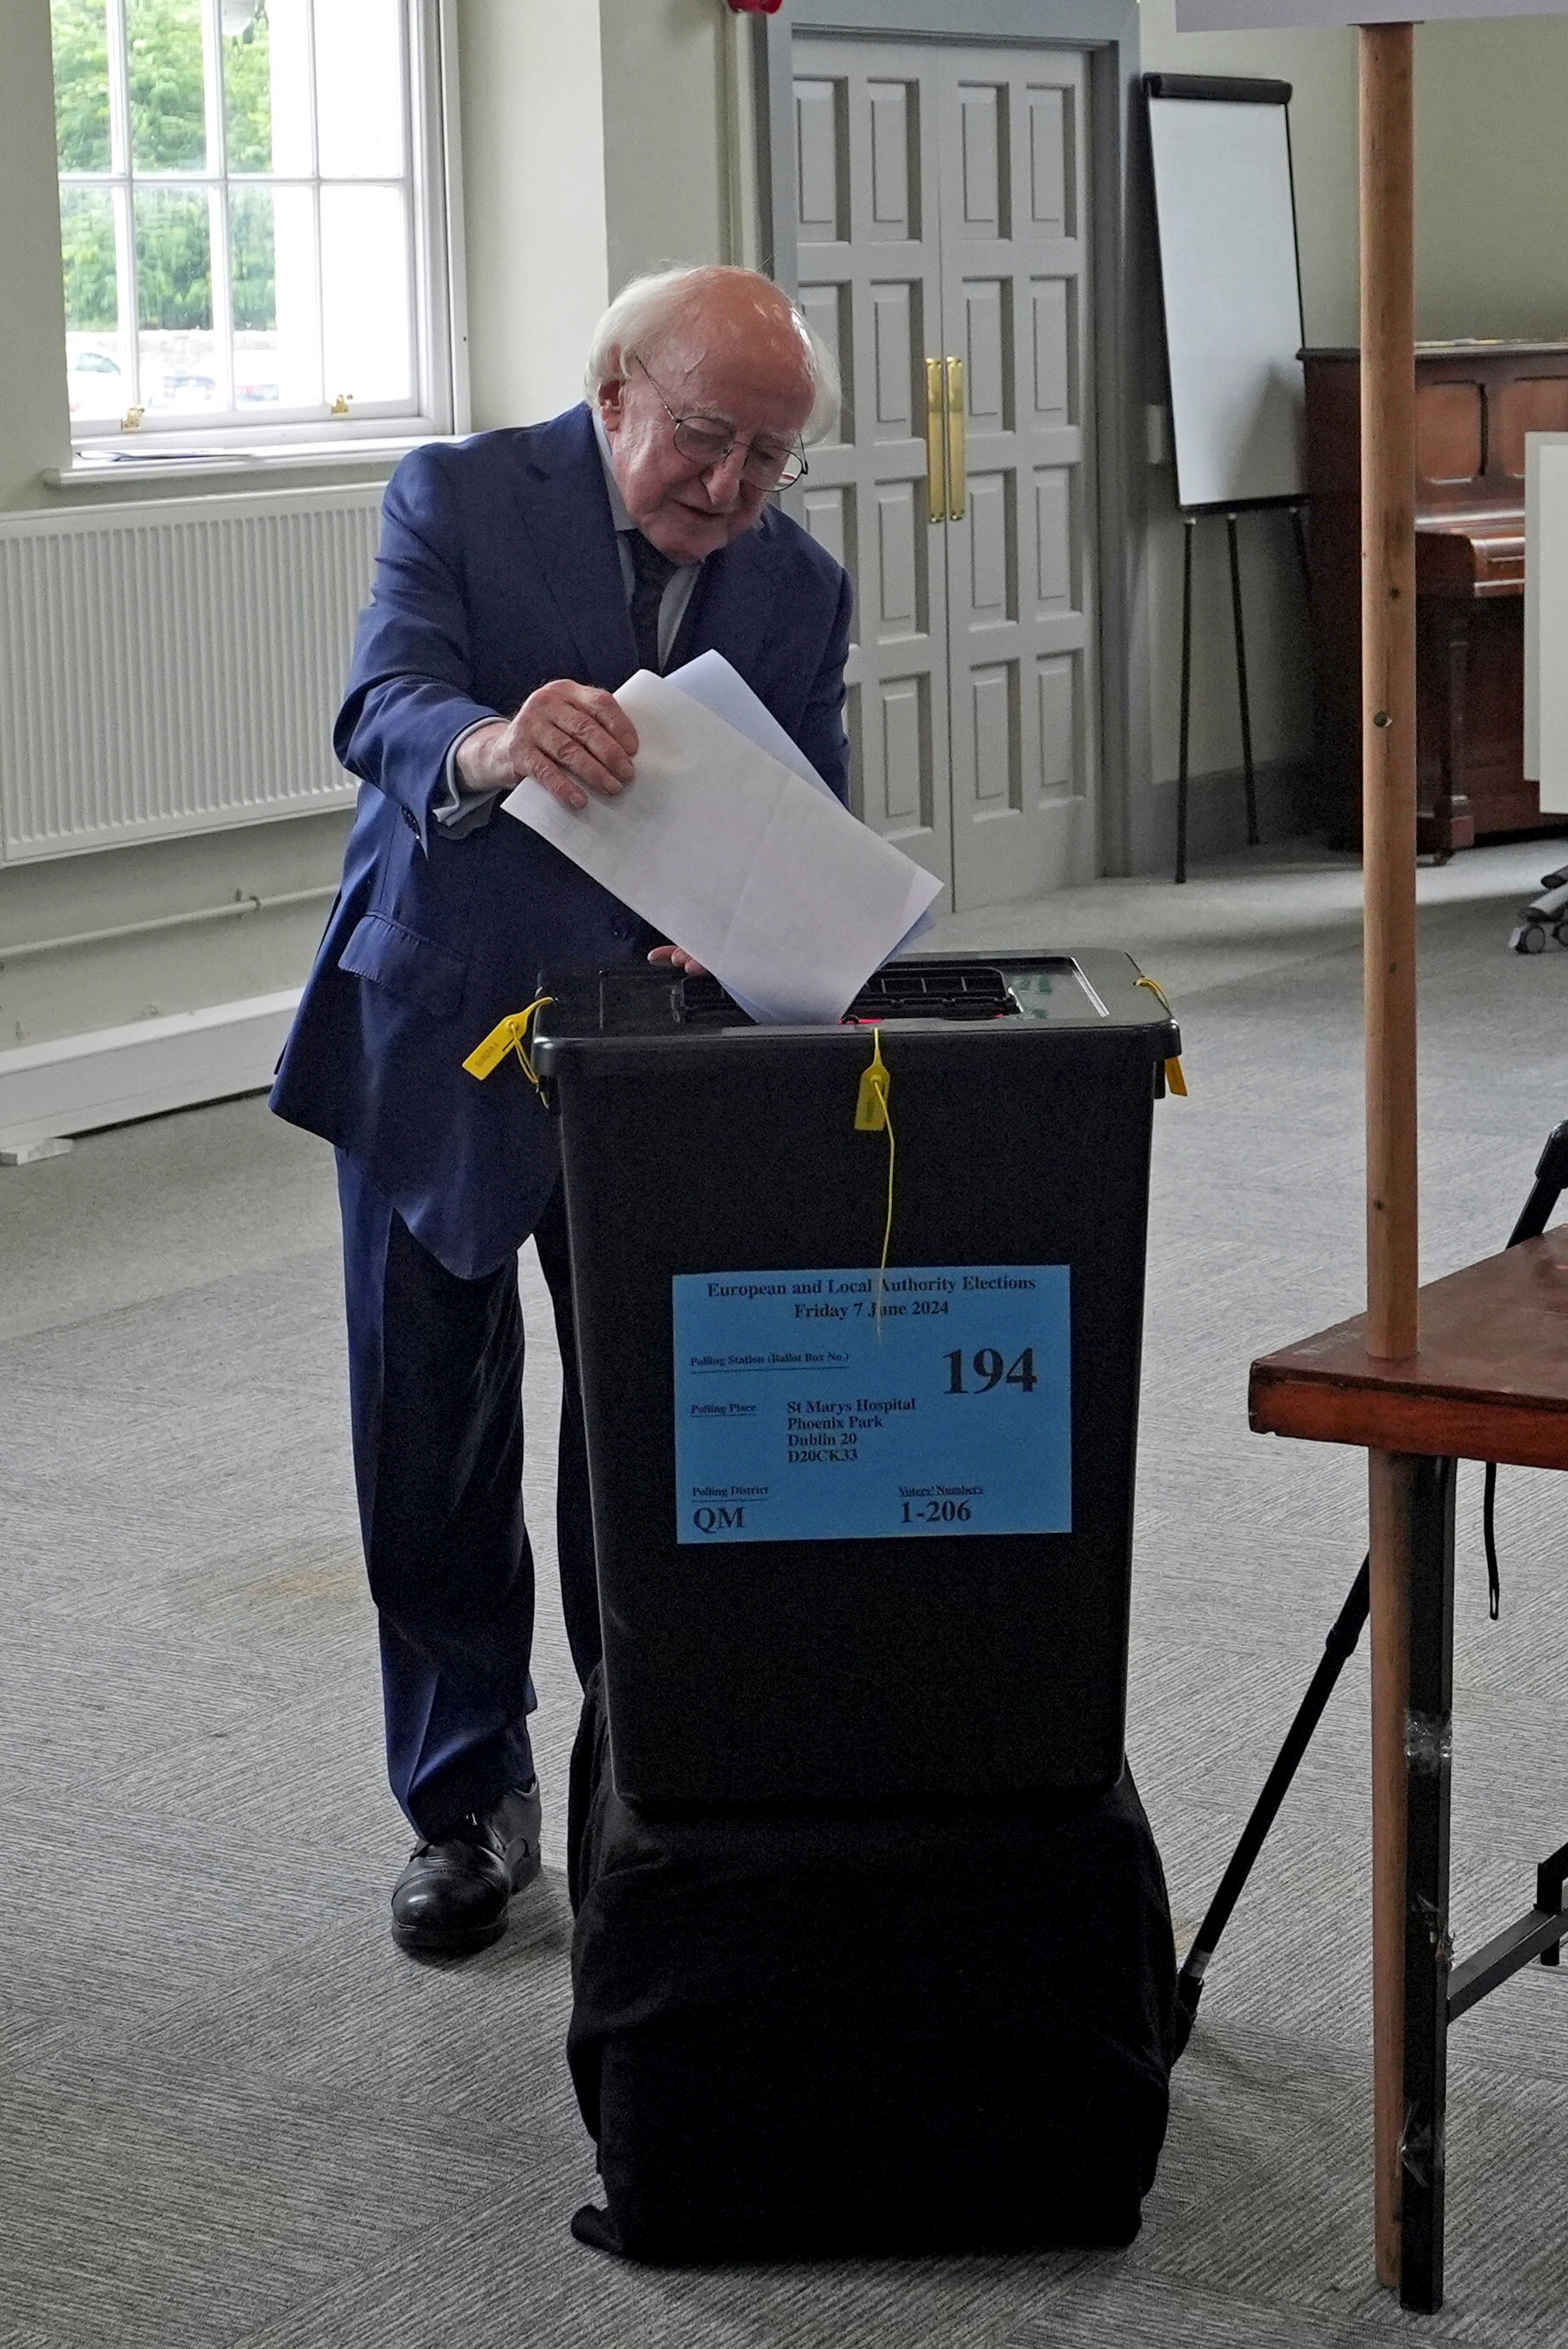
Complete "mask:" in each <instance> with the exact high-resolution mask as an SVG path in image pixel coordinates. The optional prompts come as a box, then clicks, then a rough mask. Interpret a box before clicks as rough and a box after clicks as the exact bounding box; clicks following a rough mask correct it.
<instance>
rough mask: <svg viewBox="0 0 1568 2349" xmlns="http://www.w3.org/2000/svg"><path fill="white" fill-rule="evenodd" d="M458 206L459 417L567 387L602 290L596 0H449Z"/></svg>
mask: <svg viewBox="0 0 1568 2349" xmlns="http://www.w3.org/2000/svg"><path fill="white" fill-rule="evenodd" d="M458 26H459V86H460V88H461V91H462V143H463V206H464V213H465V224H466V242H467V246H468V312H469V390H470V398H471V401H472V416H473V425H474V429H475V430H476V431H483V430H485V429H489V428H490V427H491V426H494V425H500V424H517V423H521V422H523V421H525V420H527V419H531V418H537V417H541V416H553V415H554V414H555V413H556V412H557V411H558V410H559V409H562V408H566V407H568V406H570V404H571V403H572V401H573V400H574V399H578V398H581V397H582V390H583V352H584V350H585V349H586V348H587V345H588V338H589V336H590V335H591V334H592V332H593V326H594V323H595V321H596V320H597V318H598V317H599V315H600V313H601V312H602V311H603V307H604V305H605V303H606V302H607V301H608V300H609V289H608V285H607V279H606V258H605V242H604V111H603V93H602V88H601V76H600V35H599V9H598V6H597V5H596V0H462V5H461V6H460V8H459V15H458Z"/></svg>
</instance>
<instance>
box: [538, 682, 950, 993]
mask: <svg viewBox="0 0 1568 2349" xmlns="http://www.w3.org/2000/svg"><path fill="white" fill-rule="evenodd" d="M694 666H697V665H696V664H694ZM726 666H727V664H726ZM734 674H735V673H734V671H733V670H731V671H730V675H731V676H734ZM735 684H736V686H737V687H738V688H739V689H740V691H741V692H742V693H748V692H749V688H747V687H746V686H745V685H744V683H743V682H742V680H741V679H740V678H738V677H736V678H735ZM615 698H616V700H617V701H618V702H619V703H620V704H621V707H622V708H623V709H624V710H625V712H626V714H627V716H628V717H629V718H630V719H631V720H632V723H633V724H634V726H635V728H636V730H637V737H638V749H637V760H636V765H637V779H636V781H635V782H634V783H633V784H632V785H631V787H630V789H629V790H627V791H625V792H623V793H622V794H621V795H620V797H619V798H617V799H611V800H606V799H600V798H599V797H598V796H597V795H596V794H590V797H589V801H588V804H587V806H586V807H584V808H568V807H563V806H562V803H561V802H560V801H559V800H557V799H555V798H553V797H552V794H551V793H550V792H547V791H546V790H545V789H544V787H543V785H542V784H541V783H537V782H535V781H533V779H532V777H531V776H525V777H524V778H523V780H522V781H521V782H520V783H519V785H518V787H517V789H516V790H515V791H514V792H511V794H510V795H509V797H508V798H507V799H506V800H504V801H503V802H502V805H503V807H504V809H505V811H506V812H507V814H508V815H511V816H515V817H516V818H517V820H518V821H519V822H520V823H526V824H527V825H528V826H529V827H530V829H531V831H533V832H536V833H539V835H540V837H541V838H542V839H544V840H548V841H549V842H550V843H551V844H552V846H553V847H555V848H558V849H559V850H560V851H561V853H562V855H563V856H569V857H570V858H571V859H572V861H573V864H576V865H579V866H581V868H582V870H583V872H584V873H588V874H592V876H593V879H594V880H595V881H598V882H600V883H602V885H603V886H604V887H605V888H606V889H608V890H610V891H611V892H612V894H613V895H615V896H617V897H619V898H621V899H622V900H623V901H624V903H625V904H626V905H630V906H631V907H632V908H633V910H634V912H636V913H638V914H640V915H641V916H643V919H644V920H645V921H646V922H652V923H653V924H654V925H655V927H657V928H658V929H661V930H662V931H663V932H664V934H665V936H666V937H668V938H673V939H675V941H676V944H677V945H679V946H681V947H685V948H686V952H687V953H688V954H692V955H695V956H696V957H697V959H698V960H699V961H701V962H704V963H706V964H707V968H709V970H711V971H712V972H713V973H714V975H715V976H716V978H718V979H719V980H720V981H721V982H722V983H723V985H724V986H725V987H727V988H728V990H729V992H730V994H731V995H732V996H734V998H735V999H736V1001H737V1002H738V1004H739V1005H740V1006H741V1007H742V1009H744V1010H746V1011H748V1012H749V1013H750V1014H751V1017H752V1018H753V1019H758V1020H761V1021H765V1022H769V1023H774V1022H781V1021H799V1022H809V1023H812V1024H820V1025H825V1024H828V1023H830V1022H831V1021H833V1020H836V1019H839V1018H841V1015H842V1013H843V1011H844V1009H845V1008H846V1007H847V1006H848V1004H849V1003H850V1002H851V999H853V997H854V996H855V995H857V994H858V993H859V991H860V989H861V988H862V987H863V986H864V984H865V982H866V980H867V979H868V978H870V976H871V974H872V971H873V970H875V969H876V968H877V966H878V964H879V963H882V962H885V961H886V959H887V957H888V956H889V955H890V954H892V952H893V950H894V948H895V947H898V946H899V945H901V944H902V943H903V940H904V939H905V938H906V937H907V936H908V935H909V932H910V930H911V928H912V926H913V925H914V923H915V922H916V921H917V920H918V919H919V917H920V916H921V915H922V914H923V913H924V912H925V911H926V909H927V908H928V907H929V905H931V902H932V900H933V898H934V897H935V896H936V895H938V894H939V892H940V890H941V886H942V885H941V883H940V882H939V881H938V880H936V879H935V877H934V875H933V874H929V873H926V872H923V870H922V868H921V867H920V866H919V865H918V864H914V863H913V861H912V859H911V858H909V857H907V856H905V855H904V854H903V851H902V850H901V849H897V848H894V847H893V846H892V844H891V843H889V842H888V841H885V840H882V839H881V838H880V837H879V836H878V834H877V833H874V832H869V831H868V830H867V829H866V827H865V825H864V824H861V823H856V821H855V819H854V817H853V816H851V814H850V812H849V811H848V810H847V809H846V808H843V807H841V805H840V804H839V802H838V801H837V800H836V799H835V798H834V797H833V795H832V793H831V792H830V791H829V790H828V789H827V787H826V785H825V784H823V783H822V781H821V780H820V777H815V778H813V781H812V782H809V781H807V780H806V778H805V777H804V776H803V775H802V774H800V773H799V770H798V767H797V765H796V764H795V762H794V761H791V762H790V763H789V764H787V763H786V762H785V761H783V760H782V759H780V758H776V757H775V756H774V755H773V753H772V752H771V751H770V750H765V749H763V747H762V746H761V744H760V743H759V742H758V741H757V740H754V739H752V737H751V735H750V734H749V733H748V732H746V731H743V730H741V729H739V728H738V727H737V726H734V725H731V724H730V723H729V722H728V720H727V719H725V718H721V717H719V716H718V715H717V712H716V711H715V710H714V709H711V708H710V707H708V706H707V702H706V700H705V699H702V698H697V697H696V696H695V695H694V694H692V693H689V692H686V691H684V690H683V689H682V688H680V687H679V686H677V685H676V683H675V682H674V681H673V679H671V678H662V677H655V676H654V675H653V673H652V672H651V671H650V670H647V669H639V670H638V672H637V674H636V676H635V677H634V678H629V679H628V680H627V682H626V683H625V684H624V686H623V687H622V688H621V689H620V691H619V692H618V693H617V694H616V696H615ZM753 698H754V697H753ZM763 714H764V716H766V715H767V713H766V712H764V713H763ZM790 747H791V749H792V750H793V748H794V746H793V745H791V746H790ZM795 755H796V759H797V760H798V758H799V753H798V752H797V753H796V754H795ZM813 782H814V783H815V788H813Z"/></svg>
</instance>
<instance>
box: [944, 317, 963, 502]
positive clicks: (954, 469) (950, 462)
mask: <svg viewBox="0 0 1568 2349" xmlns="http://www.w3.org/2000/svg"><path fill="white" fill-rule="evenodd" d="M946 374H947V396H946V398H945V400H944V403H943V404H944V408H945V409H946V414H947V519H948V520H949V522H962V521H963V519H964V505H965V495H966V492H967V488H968V482H967V477H966V473H965V450H964V362H963V360H962V359H954V358H950V359H949V360H948V361H947V365H946Z"/></svg>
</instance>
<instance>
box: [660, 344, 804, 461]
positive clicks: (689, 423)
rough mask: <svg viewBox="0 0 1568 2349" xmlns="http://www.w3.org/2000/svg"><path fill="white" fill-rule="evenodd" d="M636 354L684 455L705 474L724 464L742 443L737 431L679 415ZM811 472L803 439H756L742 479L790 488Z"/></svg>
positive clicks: (749, 449) (706, 418)
mask: <svg viewBox="0 0 1568 2349" xmlns="http://www.w3.org/2000/svg"><path fill="white" fill-rule="evenodd" d="M632 357H634V359H636V361H637V365H638V366H639V367H641V368H642V370H643V373H644V374H645V376H647V378H648V381H649V382H650V383H651V384H653V386H654V389H655V392H657V393H658V398H659V404H660V406H661V407H662V408H663V409H664V411H665V415H666V416H667V417H668V418H669V419H670V422H671V424H672V425H673V426H674V428H675V429H674V434H673V438H674V440H675V444H676V449H677V450H679V452H680V454H681V455H682V456H683V457H685V458H686V460H687V462H688V463H690V464H693V465H696V466H699V467H700V468H701V470H702V471H704V472H705V473H706V472H707V471H710V470H711V468H712V467H713V466H715V465H722V464H723V462H724V460H725V459H726V458H727V456H729V455H730V453H731V452H732V450H734V449H735V448H736V447H737V446H738V443H737V440H736V437H735V435H734V433H733V432H730V431H728V430H727V429H726V428H725V427H724V426H723V425H722V424H719V423H717V422H716V421H715V420H714V419H712V418H711V417H705V416H677V415H676V411H675V409H673V408H672V407H671V406H670V403H669V401H668V400H667V399H666V398H665V395H664V393H663V391H662V390H660V388H659V386H658V384H657V383H656V382H655V379H654V377H653V376H652V375H651V374H650V373H649V370H648V367H647V363H646V361H645V360H644V359H642V358H640V357H638V356H637V354H636V352H635V351H634V352H633V353H632ZM808 471H810V468H809V466H808V465H807V463H806V452H805V450H803V449H802V448H801V447H800V445H799V441H797V442H796V444H795V446H794V447H793V448H792V449H781V448H780V447H779V444H778V442H777V441H776V440H753V441H752V442H751V443H750V445H749V447H748V450H747V451H746V460H745V462H744V463H743V464H742V466H741V468H740V478H741V480H742V481H749V482H750V484H751V486H752V488H753V489H754V490H789V489H793V488H794V486H795V483H796V482H797V481H802V480H803V479H804V478H805V476H806V474H807V472H808Z"/></svg>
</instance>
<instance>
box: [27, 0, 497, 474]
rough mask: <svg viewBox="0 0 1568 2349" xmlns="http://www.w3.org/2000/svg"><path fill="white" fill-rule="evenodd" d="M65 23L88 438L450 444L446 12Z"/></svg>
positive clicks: (226, 10)
mask: <svg viewBox="0 0 1568 2349" xmlns="http://www.w3.org/2000/svg"><path fill="white" fill-rule="evenodd" d="M51 10H52V18H53V28H54V54H55V112H56V136H57V147H58V153H59V169H60V231H61V245H62V258H63V263H64V270H65V285H66V354H67V360H66V365H67V387H68V393H69V399H70V410H71V429H72V433H73V437H75V438H77V439H80V440H92V439H101V438H103V437H104V436H106V435H119V433H121V432H129V431H139V432H141V433H143V434H146V433H151V432H156V431H160V430H162V431H167V430H168V429H170V428H171V427H172V428H176V429H179V430H180V431H181V432H182V433H183V434H185V435H186V436H189V435H190V434H191V431H192V429H195V428H200V429H201V436H202V438H203V439H205V438H206V437H207V435H208V434H209V433H210V432H211V431H212V430H213V429H214V428H216V430H217V434H218V438H219V439H220V440H223V439H236V440H252V441H253V440H255V439H257V438H258V437H268V438H271V437H277V438H279V439H291V438H300V437H306V436H305V433H304V428H311V427H315V430H314V431H313V432H311V433H310V434H309V436H308V437H312V438H320V437H321V429H322V427H323V426H324V425H325V423H326V421H327V420H328V419H333V420H335V429H336V428H341V427H347V428H348V429H350V431H352V429H353V428H354V427H355V426H356V425H357V424H362V423H365V422H366V421H371V420H374V421H375V423H376V426H377V429H378V430H379V431H380V432H381V433H383V434H385V433H387V431H388V430H391V431H399V430H402V429H407V430H415V429H419V428H420V427H421V426H424V427H426V428H430V427H433V428H434V429H449V425H450V421H451V406H452V402H451V393H450V360H449V349H450V339H449V332H448V331H447V328H446V323H445V296H446V287H447V283H448V277H447V265H446V249H445V241H444V234H443V233H442V230H443V220H444V212H443V208H442V205H441V202H440V195H441V188H440V174H439V171H438V170H436V169H432V168H431V167H432V164H433V163H434V162H435V161H436V160H437V159H438V157H439V154H440V152H441V138H440V109H439V92H438V88H437V85H438V80H439V75H438V70H437V69H436V67H437V66H438V58H439V44H438V38H437V34H438V27H437V26H435V25H434V24H433V23H431V22H428V21H427V20H428V19H429V18H432V17H433V16H434V14H435V7H434V0H51ZM397 419H407V422H406V424H400V423H399V422H398V421H397Z"/></svg>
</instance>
